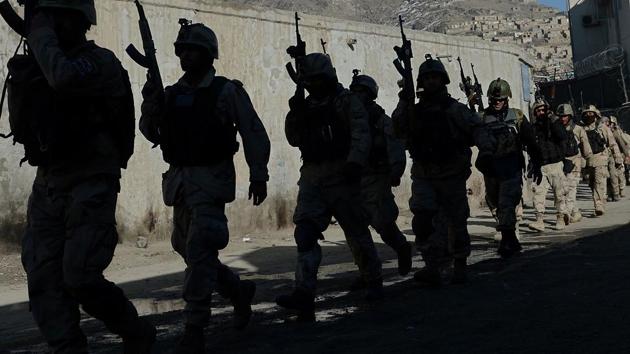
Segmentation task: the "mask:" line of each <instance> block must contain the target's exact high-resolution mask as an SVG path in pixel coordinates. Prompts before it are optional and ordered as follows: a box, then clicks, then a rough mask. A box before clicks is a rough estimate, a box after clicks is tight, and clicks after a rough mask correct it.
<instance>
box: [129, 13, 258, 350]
mask: <svg viewBox="0 0 630 354" xmlns="http://www.w3.org/2000/svg"><path fill="white" fill-rule="evenodd" d="M175 55H177V56H178V57H179V60H180V65H181V68H182V70H183V71H184V72H185V73H184V75H183V77H182V78H181V79H180V80H179V81H178V82H177V83H175V84H174V85H172V86H170V87H167V88H166V89H165V92H164V94H163V95H162V94H161V93H160V92H159V90H156V88H155V87H153V86H152V84H151V81H148V82H147V84H146V86H145V88H144V90H143V94H144V103H143V105H142V119H141V122H140V123H141V124H140V125H141V130H142V132H143V134H144V135H145V137H146V138H147V139H148V140H150V141H151V142H153V143H155V144H160V147H161V149H162V153H163V157H164V161H166V162H167V163H168V164H169V165H170V168H169V170H168V171H167V172H166V173H165V174H164V180H163V194H164V202H165V204H166V205H167V206H173V207H174V217H173V233H172V237H171V242H172V244H173V248H174V249H175V251H177V253H179V254H180V255H181V256H182V257H183V258H184V260H185V261H186V266H187V267H186V277H185V280H184V290H183V297H184V300H185V301H186V308H185V310H184V314H185V332H184V334H183V337H182V338H181V340H180V342H179V344H178V347H177V350H176V352H177V353H203V352H204V348H205V340H204V334H203V329H204V328H205V327H206V326H207V325H208V323H209V320H210V305H211V298H212V292H213V290H215V289H216V290H217V292H218V293H219V294H220V295H221V296H222V297H224V298H227V299H229V300H230V301H231V302H232V304H233V306H234V327H235V328H237V329H243V328H244V327H245V326H246V325H247V324H248V322H249V319H250V317H251V313H252V312H251V302H252V298H253V297H254V293H255V291H256V285H255V284H254V283H253V282H252V281H246V280H240V279H239V276H238V275H237V274H235V273H234V272H233V271H232V270H230V269H229V268H228V267H227V266H225V265H224V264H222V263H221V261H220V260H219V258H218V256H219V251H220V250H222V249H224V248H225V247H226V246H227V245H228V241H229V231H228V225H227V218H226V216H225V205H226V204H228V203H230V202H232V201H233V200H234V199H235V187H236V183H235V168H234V161H233V159H234V155H235V153H236V152H237V151H238V149H239V144H238V142H237V140H236V136H237V133H238V134H240V136H241V139H242V142H243V147H244V151H245V159H246V161H247V164H248V165H249V173H250V187H249V199H250V200H251V199H253V204H254V205H255V206H258V205H260V204H262V202H263V201H264V200H265V198H266V197H267V181H268V180H269V175H268V171H267V163H268V162H269V152H270V143H269V138H268V136H267V132H266V131H265V127H264V126H263V124H262V122H261V120H260V118H259V117H258V115H257V113H256V111H255V110H254V107H253V105H252V102H251V101H250V98H249V96H248V95H247V92H246V91H245V89H244V88H243V84H242V83H240V82H239V81H236V80H228V79H226V78H224V77H222V76H218V75H217V73H216V70H215V68H214V61H215V60H217V59H218V58H219V50H218V42H217V37H216V35H215V33H214V32H213V31H212V30H211V29H210V28H208V27H206V26H205V25H203V24H200V23H197V24H189V23H185V24H183V25H182V27H181V29H180V31H179V34H178V36H177V40H176V41H175Z"/></svg>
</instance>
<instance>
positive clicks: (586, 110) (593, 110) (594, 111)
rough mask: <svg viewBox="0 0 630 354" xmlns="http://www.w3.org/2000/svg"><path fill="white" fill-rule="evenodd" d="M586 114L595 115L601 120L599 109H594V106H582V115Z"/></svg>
mask: <svg viewBox="0 0 630 354" xmlns="http://www.w3.org/2000/svg"><path fill="white" fill-rule="evenodd" d="M588 112H592V113H595V115H596V116H597V118H601V117H602V112H600V111H599V109H597V107H595V105H592V104H589V105H587V106H584V108H582V115H584V114H586V113H588Z"/></svg>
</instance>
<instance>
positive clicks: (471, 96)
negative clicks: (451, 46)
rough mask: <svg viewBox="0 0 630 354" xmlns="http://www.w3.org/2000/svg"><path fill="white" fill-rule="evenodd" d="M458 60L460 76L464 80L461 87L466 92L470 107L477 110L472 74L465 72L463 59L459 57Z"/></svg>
mask: <svg viewBox="0 0 630 354" xmlns="http://www.w3.org/2000/svg"><path fill="white" fill-rule="evenodd" d="M457 62H458V63H459V76H460V77H461V80H462V82H461V83H460V84H459V88H460V89H461V90H462V91H464V93H465V94H466V100H467V101H468V107H470V109H471V110H473V111H475V87H474V86H473V84H472V79H471V78H470V76H468V77H467V76H466V74H464V67H463V66H462V59H461V58H460V57H457Z"/></svg>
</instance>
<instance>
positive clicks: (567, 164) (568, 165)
mask: <svg viewBox="0 0 630 354" xmlns="http://www.w3.org/2000/svg"><path fill="white" fill-rule="evenodd" d="M562 163H563V166H562V170H563V172H564V174H565V175H567V176H568V175H569V174H570V173H571V172H573V169H575V164H574V163H573V161H571V160H567V159H565V160H564V161H562Z"/></svg>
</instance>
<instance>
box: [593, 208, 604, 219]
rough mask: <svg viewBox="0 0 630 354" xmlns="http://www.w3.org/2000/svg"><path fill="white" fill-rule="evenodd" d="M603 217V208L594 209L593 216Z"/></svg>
mask: <svg viewBox="0 0 630 354" xmlns="http://www.w3.org/2000/svg"><path fill="white" fill-rule="evenodd" d="M603 215H604V208H602V207H596V208H595V216H596V217H599V216H603Z"/></svg>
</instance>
